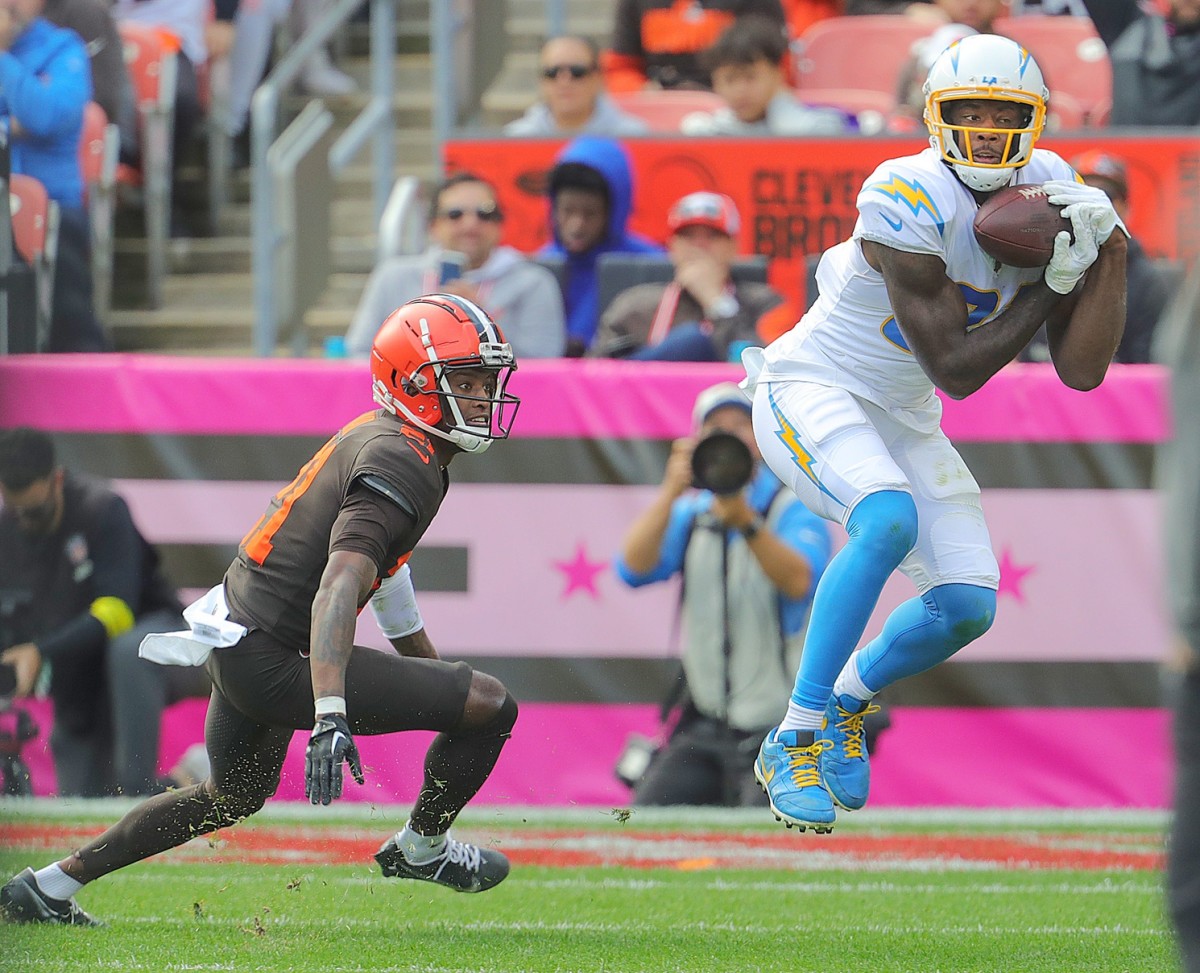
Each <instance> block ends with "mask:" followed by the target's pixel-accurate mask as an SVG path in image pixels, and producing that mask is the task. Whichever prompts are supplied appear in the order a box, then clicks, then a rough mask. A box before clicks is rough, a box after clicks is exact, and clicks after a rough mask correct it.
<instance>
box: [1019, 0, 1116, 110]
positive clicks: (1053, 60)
mask: <svg viewBox="0 0 1200 973" xmlns="http://www.w3.org/2000/svg"><path fill="white" fill-rule="evenodd" d="M996 33H997V34H1003V35H1004V36H1005V37H1011V38H1012V39H1013V40H1015V41H1016V42H1017V43H1018V44H1020V45H1021V46H1022V47H1024V48H1025V49H1026V50H1028V51H1029V52H1030V53H1031V54H1032V55H1033V56H1034V58H1035V59H1036V60H1037V63H1038V67H1040V68H1041V69H1042V74H1043V76H1044V77H1045V79H1046V87H1047V88H1049V89H1050V104H1051V106H1052V107H1053V106H1054V102H1055V100H1056V99H1057V98H1058V97H1059V96H1060V95H1068V96H1070V97H1071V98H1073V99H1075V101H1076V102H1078V104H1079V105H1080V106H1081V108H1082V110H1083V112H1084V115H1085V116H1087V117H1091V115H1092V114H1093V113H1094V112H1095V111H1096V109H1097V107H1098V106H1100V105H1101V104H1102V103H1105V102H1109V101H1110V100H1111V98H1112V64H1111V62H1110V61H1109V59H1108V50H1107V49H1106V48H1105V46H1104V41H1102V40H1100V37H1099V35H1098V34H1097V33H1096V28H1095V27H1094V26H1093V25H1092V21H1091V18H1090V17H1070V16H1059V17H1056V16H1047V15H1043V14H1028V15H1024V16H1021V17H1002V18H1000V19H999V20H997V21H996Z"/></svg>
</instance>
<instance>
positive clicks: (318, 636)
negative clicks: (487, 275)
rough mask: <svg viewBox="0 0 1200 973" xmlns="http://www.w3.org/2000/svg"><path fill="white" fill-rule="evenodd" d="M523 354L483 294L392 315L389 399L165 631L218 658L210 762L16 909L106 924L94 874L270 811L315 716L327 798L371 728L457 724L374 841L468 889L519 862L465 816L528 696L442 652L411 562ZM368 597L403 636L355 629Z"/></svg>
mask: <svg viewBox="0 0 1200 973" xmlns="http://www.w3.org/2000/svg"><path fill="white" fill-rule="evenodd" d="M515 368H516V362H515V360H514V358H513V352H512V348H511V346H510V345H509V344H508V343H507V342H506V341H505V340H504V336H503V335H502V334H501V332H500V330H499V328H497V327H496V325H495V324H494V323H493V322H492V321H491V319H490V318H489V317H488V315H487V314H486V312H484V311H483V310H482V309H481V308H479V307H478V306H476V305H475V304H473V303H471V302H470V301H468V300H466V299H464V298H461V297H453V296H449V295H443V294H435V295H430V296H427V297H422V298H418V299H417V300H415V301H411V302H410V303H408V304H406V305H404V306H403V307H401V308H399V309H398V310H397V311H395V312H394V313H393V314H391V315H390V316H389V317H388V319H387V320H386V321H385V322H384V323H383V325H382V326H381V328H380V330H379V333H378V334H377V336H376V338H375V342H374V347H373V348H372V353H371V373H372V377H373V390H374V395H375V400H376V401H377V402H378V403H379V405H380V407H381V408H379V409H378V410H376V411H374V412H370V413H367V414H365V415H362V416H359V417H358V418H357V419H355V420H353V421H352V422H350V423H349V424H348V425H346V426H345V427H344V428H342V429H341V430H340V431H339V432H338V433H337V434H336V435H335V436H334V437H333V438H332V439H330V440H329V442H327V443H326V444H325V445H324V446H323V447H322V448H321V449H320V450H319V451H318V452H317V453H316V455H315V456H313V458H312V459H311V460H310V461H309V462H308V463H307V464H306V465H305V466H304V467H303V468H302V469H301V470H300V472H299V474H297V476H296V478H295V479H294V480H293V481H292V482H291V483H290V484H288V485H287V486H286V487H284V488H283V489H282V490H281V491H280V492H279V493H278V494H277V495H276V496H275V497H274V499H273V500H272V501H271V504H270V506H269V507H268V509H267V512H266V513H265V514H264V515H263V517H262V519H260V520H259V522H258V523H257V524H256V525H255V526H254V528H253V529H252V530H251V531H250V532H249V533H248V534H247V535H246V537H245V538H244V539H243V541H242V543H241V545H240V547H239V549H238V555H237V558H236V560H234V562H233V563H232V564H231V565H230V567H229V570H228V571H227V572H226V574H225V578H224V582H223V583H222V584H221V585H219V586H217V587H216V588H214V589H213V590H212V591H211V592H209V594H208V595H207V596H205V598H204V599H201V602H203V605H202V606H201V607H202V609H203V612H202V614H203V616H204V617H203V619H201V620H200V622H199V623H197V622H196V621H194V620H193V619H191V618H189V621H191V622H192V631H191V632H190V633H179V635H178V636H165V637H163V638H165V639H167V640H168V642H170V644H172V645H175V646H178V645H180V644H183V645H184V646H185V647H187V648H191V649H197V650H198V653H197V656H196V658H199V657H204V656H206V657H207V658H206V661H205V665H206V666H207V669H208V672H209V674H210V676H211V677H212V682H213V692H212V697H211V700H210V702H209V707H208V715H207V718H206V721H205V743H206V746H207V749H208V754H209V759H210V761H211V763H212V773H211V776H210V777H209V778H208V779H207V780H205V781H203V782H201V783H199V784H196V785H195V786H193V787H188V788H184V789H182V790H176V791H170V792H168V793H165V794H160V795H158V796H156V797H153V798H150V799H149V800H147V801H145V802H143V803H141V804H139V805H137V806H136V807H135V808H133V809H132V810H131V811H129V812H128V813H127V814H126V815H125V817H124V818H122V819H121V820H120V821H119V822H117V823H116V824H115V825H113V826H112V827H111V828H109V830H108V831H106V832H105V833H104V834H102V835H100V836H99V837H98V838H96V839H95V840H93V841H91V842H89V843H88V844H86V845H84V846H83V847H82V848H80V849H79V850H77V851H75V852H74V853H73V854H71V855H70V856H69V857H67V858H65V859H63V860H62V861H60V862H56V863H54V864H51V865H48V866H47V867H46V868H43V869H41V870H40V871H38V872H36V873H35V872H34V871H33V870H32V869H28V868H27V869H25V870H24V871H23V872H21V873H20V874H19V875H17V876H16V877H14V878H13V879H11V880H10V881H9V882H8V883H7V884H6V885H5V886H4V887H3V889H0V906H2V907H3V909H4V911H5V912H6V913H7V914H8V916H9V918H10V919H14V920H16V921H24V922H49V923H64V924H73V925H92V924H95V920H93V919H92V918H91V917H90V916H88V915H87V913H85V912H84V911H83V910H82V909H80V908H79V906H78V905H77V904H76V903H75V901H74V898H73V896H74V894H75V892H76V891H78V890H79V889H80V888H81V887H82V886H83V885H85V884H86V883H88V882H91V881H94V880H95V879H97V878H100V877H101V876H103V875H107V874H108V873H109V872H111V871H114V870H115V869H118V868H123V867H124V866H126V865H130V864H132V863H134V862H137V861H141V860H142V859H144V858H148V857H150V856H151V855H154V854H157V853H158V852H161V851H165V850H166V849H168V848H173V847H175V846H177V845H180V844H183V843H184V842H186V841H188V840H190V839H192V838H195V837H197V836H198V835H203V834H207V833H209V832H212V831H216V830H217V829H219V828H225V827H229V826H230V825H232V824H235V823H237V822H238V821H241V820H242V819H243V818H246V817H247V816H249V815H251V814H253V813H254V812H256V811H258V810H259V809H260V808H261V807H262V806H263V804H264V803H265V802H266V800H267V799H268V798H269V797H271V795H272V794H273V793H274V792H275V789H276V787H277V786H278V784H279V776H280V770H281V768H282V766H283V761H284V757H285V755H286V753H287V747H288V743H289V741H290V740H291V738H292V734H293V733H294V731H295V730H297V729H305V730H308V729H311V731H312V735H311V737H310V739H309V744H308V749H307V753H306V759H305V780H306V786H305V791H306V794H307V795H308V797H309V799H310V800H311V801H312V802H313V803H314V804H317V803H320V804H328V803H329V802H330V801H331V800H334V799H336V798H338V797H340V796H341V793H342V765H343V763H348V764H349V765H350V771H351V773H352V774H353V775H354V778H355V779H356V780H357V781H358V782H359V783H360V784H361V783H363V780H364V774H363V769H362V764H361V761H360V758H359V754H358V749H357V747H356V746H355V743H354V735H355V734H376V733H393V732H397V731H400V730H417V729H421V730H436V731H438V736H437V737H436V738H435V739H434V740H433V742H432V744H431V745H430V747H429V751H428V754H427V755H426V758H425V777H424V782H423V784H422V787H421V790H420V793H419V795H418V797H417V800H416V803H415V804H414V806H413V808H412V811H411V813H410V815H409V819H408V821H407V822H406V823H405V825H404V827H403V829H401V830H400V831H399V832H397V833H396V834H395V835H393V836H392V837H390V838H388V839H387V841H385V842H384V844H383V846H382V847H381V848H380V850H379V852H378V853H377V854H376V856H375V858H376V860H377V861H378V863H379V865H380V867H381V869H382V872H383V874H384V875H385V876H389V877H396V878H409V879H421V880H425V881H431V882H436V883H438V884H440V885H444V886H447V887H449V888H452V889H455V890H457V891H460V892H482V891H485V890H487V889H489V888H492V887H493V886H495V885H496V884H498V883H499V882H501V881H502V880H503V879H504V878H505V876H506V875H507V874H508V860H507V859H506V858H505V857H504V855H503V854H501V853H500V852H498V851H495V850H494V849H488V848H480V847H477V846H475V845H470V844H467V843H465V842H460V841H456V840H455V839H454V838H453V837H451V836H450V835H449V834H448V832H449V829H450V825H451V824H452V823H453V821H454V819H455V817H456V816H457V815H458V813H459V811H461V810H462V808H463V807H464V805H466V803H467V802H468V801H469V800H470V799H471V798H472V797H473V796H474V795H475V793H476V792H477V791H478V790H479V788H480V786H481V785H482V784H483V782H484V781H485V780H486V779H487V777H488V775H489V773H491V770H492V767H493V766H494V765H495V762H496V758H497V757H498V756H499V754H500V750H501V748H502V747H503V746H504V742H505V740H506V739H507V738H508V736H509V735H510V732H511V730H512V727H513V724H514V723H515V721H516V717H517V705H516V703H515V702H514V701H513V699H512V697H511V696H509V694H508V692H507V690H506V689H505V688H504V686H503V685H502V684H501V683H500V682H499V681H498V680H497V679H495V678H493V677H492V676H489V675H486V674H485V673H482V672H477V671H474V670H472V669H471V668H470V667H469V666H468V665H466V664H465V663H462V662H459V663H449V662H443V661H441V660H440V659H439V658H438V654H437V651H436V650H435V649H434V647H433V644H432V643H431V642H430V640H429V637H428V636H427V635H426V633H425V629H424V623H423V622H422V620H421V615H420V612H419V610H418V608H417V605H416V600H415V597H414V594H413V589H412V582H411V580H410V579H409V572H408V567H407V564H406V562H407V561H408V558H409V556H410V554H411V553H412V550H413V548H414V547H415V546H416V544H417V542H418V541H419V540H420V538H421V536H422V534H424V532H425V530H426V528H427V527H428V526H429V523H430V521H432V520H433V518H434V515H435V514H436V513H437V511H438V507H439V506H440V505H441V502H442V498H443V496H444V495H445V492H446V489H447V486H448V485H449V480H448V477H447V473H446V467H447V466H448V465H449V464H450V461H451V460H452V459H453V458H454V457H455V456H456V455H457V454H458V453H460V452H467V453H479V452H482V451H483V450H485V449H487V448H488V446H490V445H491V443H492V442H493V441H494V440H496V439H503V438H506V437H507V435H508V432H509V429H510V428H511V424H512V419H513V417H514V415H515V412H516V408H517V405H518V399H517V398H516V397H515V396H513V395H511V394H509V393H508V392H507V391H506V386H507V383H508V379H509V377H510V375H511V373H512V372H513V370H514V369H515ZM368 603H369V604H370V605H371V608H372V610H373V612H374V614H375V616H376V619H377V621H378V622H379V625H380V629H381V631H382V632H383V633H384V634H385V635H386V636H387V637H388V639H389V641H390V642H391V644H392V646H393V647H394V648H395V650H396V652H395V654H392V653H390V652H381V651H378V650H375V649H370V648H364V647H361V646H356V645H354V629H355V619H356V617H357V615H358V612H359V611H361V610H362V608H364V607H365V606H366V605H367V604H368ZM197 605H201V603H199V602H198V603H197ZM195 607H196V606H193V608H195ZM214 633H215V634H214ZM188 636H190V638H189V637H188ZM152 638H153V637H152ZM172 640H173V641H172ZM147 642H148V643H151V642H152V639H148V640H147ZM205 642H207V645H206V644H203V643H205ZM230 643H233V644H230ZM212 646H219V647H216V648H212ZM143 653H146V645H144V646H143ZM193 661H195V660H194V659H193Z"/></svg>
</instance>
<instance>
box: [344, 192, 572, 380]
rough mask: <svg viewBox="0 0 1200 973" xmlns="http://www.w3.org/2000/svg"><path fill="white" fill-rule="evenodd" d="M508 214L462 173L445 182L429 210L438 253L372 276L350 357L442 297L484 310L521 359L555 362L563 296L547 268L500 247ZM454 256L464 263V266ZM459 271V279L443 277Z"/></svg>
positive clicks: (395, 262) (398, 261) (388, 264)
mask: <svg viewBox="0 0 1200 973" xmlns="http://www.w3.org/2000/svg"><path fill="white" fill-rule="evenodd" d="M503 225H504V214H503V213H502V212H501V210H500V207H499V205H498V203H497V200H496V190H495V189H494V188H493V187H492V186H491V184H490V183H488V182H487V181H486V180H484V179H482V178H481V177H479V176H477V175H474V174H473V173H470V172H459V173H455V174H454V175H452V176H450V177H449V178H448V179H446V180H445V181H444V182H442V183H441V184H440V185H439V186H438V187H437V189H436V190H435V191H434V193H433V199H432V200H431V201H430V204H429V221H428V227H429V237H430V238H431V240H432V241H433V245H432V246H431V247H430V248H429V249H428V250H426V251H425V252H424V253H422V254H417V255H415V256H400V257H391V258H389V259H387V260H384V261H383V262H382V263H380V264H379V265H378V266H377V267H376V268H375V269H374V270H373V271H372V272H371V276H370V278H369V279H368V281H367V286H366V288H365V290H364V291H363V295H362V299H361V300H360V301H359V302H358V309H357V310H356V311H355V312H354V321H353V323H352V324H351V325H350V330H349V332H347V334H346V348H347V350H348V351H349V352H350V353H351V354H356V355H366V354H369V353H370V350H371V345H372V343H373V342H374V340H375V333H376V331H378V330H379V325H380V323H381V322H382V321H384V320H385V319H386V318H387V316H388V315H389V314H391V312H392V311H394V310H395V309H396V308H398V307H399V306H400V305H401V304H407V303H408V302H409V301H411V300H413V299H414V298H416V297H420V296H421V295H422V294H431V293H434V292H437V291H440V292H441V293H444V294H456V295H458V296H459V297H465V298H467V299H468V300H470V301H473V302H475V303H476V304H479V305H480V306H481V307H483V308H484V309H485V310H486V311H487V312H488V314H489V315H491V317H492V318H493V320H495V321H496V323H497V324H499V325H500V327H501V328H502V329H503V330H504V336H505V337H506V338H507V339H508V341H509V343H510V344H511V345H512V346H513V351H515V352H516V354H517V355H518V356H520V357H521V358H556V357H559V356H560V355H562V353H563V349H564V347H565V344H566V329H565V325H564V323H563V304H562V292H561V290H560V288H559V286H558V281H557V280H556V279H555V278H554V275H553V274H552V273H551V272H550V271H548V270H547V269H546V268H545V267H539V266H538V265H537V264H535V263H532V262H530V261H529V260H526V259H525V258H524V257H523V256H522V255H521V254H520V253H518V252H517V251H516V250H514V249H513V248H512V247H505V246H500V234H501V231H502V229H503ZM447 254H450V255H451V256H454V255H461V259H462V263H461V265H456V264H455V263H454V261H453V260H448V259H447ZM443 266H446V267H453V268H456V269H455V271H454V272H455V273H456V274H457V273H458V272H461V276H456V277H454V278H453V279H450V278H448V277H447V276H446V275H445V274H443V273H439V268H440V267H443Z"/></svg>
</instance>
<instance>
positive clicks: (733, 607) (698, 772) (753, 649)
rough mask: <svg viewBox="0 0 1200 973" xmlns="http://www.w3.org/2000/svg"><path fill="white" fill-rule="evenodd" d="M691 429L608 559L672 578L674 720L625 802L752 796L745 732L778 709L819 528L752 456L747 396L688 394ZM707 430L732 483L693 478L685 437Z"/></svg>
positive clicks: (753, 735) (821, 533) (741, 801)
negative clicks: (720, 445) (677, 688)
mask: <svg viewBox="0 0 1200 973" xmlns="http://www.w3.org/2000/svg"><path fill="white" fill-rule="evenodd" d="M693 430H694V431H693V434H692V435H690V436H685V437H683V438H681V439H677V440H675V442H674V444H673V445H672V447H671V455H670V458H669V459H668V460H667V467H666V471H665V472H664V474H663V479H662V484H661V486H660V487H659V489H658V492H657V493H656V494H655V496H654V499H653V500H652V501H651V502H650V504H649V506H648V507H646V509H645V510H644V511H642V513H641V514H640V515H639V516H638V517H637V519H636V520H635V521H634V522H633V523H632V524H631V525H630V527H629V530H628V532H627V533H626V535H625V538H624V540H623V542H622V545H621V554H620V556H618V557H617V559H616V564H615V568H616V572H617V575H618V576H619V577H620V578H621V579H622V580H623V581H624V582H625V583H626V584H628V585H631V586H632V587H635V588H636V587H641V586H642V585H647V584H653V583H655V582H659V581H666V580H668V579H670V578H674V577H676V576H679V577H681V578H682V579H683V592H684V593H683V595H682V603H681V605H680V617H681V619H682V622H683V626H682V631H683V647H682V651H681V653H680V654H681V657H682V663H683V673H684V682H683V686H682V687H681V688H682V699H681V700H680V701H679V702H678V703H677V708H678V710H679V716H678V719H677V720H676V721H675V723H674V726H673V729H672V731H671V734H670V740H669V741H668V743H667V744H666V746H665V747H664V748H663V749H662V750H661V751H660V752H659V753H658V755H657V756H656V757H655V759H654V760H653V761H652V763H651V764H650V767H649V770H648V772H647V774H646V775H645V776H644V777H642V779H641V780H640V781H638V782H637V784H636V785H635V789H634V803H635V804H639V805H655V804H717V805H725V806H737V805H761V804H762V803H763V802H764V798H763V795H762V793H761V792H760V791H759V789H758V786H757V784H756V782H755V780H754V774H753V770H752V765H753V762H754V751H755V748H756V747H757V746H758V739H757V738H758V737H761V736H762V733H763V732H764V731H763V728H764V727H765V728H767V729H768V730H769V729H770V728H771V726H773V725H774V723H775V721H776V720H778V718H779V717H780V715H781V714H782V713H783V712H785V711H786V710H787V706H788V692H789V686H788V675H789V673H790V672H791V671H792V669H793V668H795V666H796V665H798V664H799V660H800V653H801V650H802V649H803V646H804V633H805V630H806V629H807V627H808V613H809V608H810V606H811V603H812V592H813V589H814V588H815V587H816V584H817V580H818V579H819V578H820V576H821V572H822V571H823V570H824V569H825V564H826V563H827V562H828V560H829V555H830V538H829V531H828V530H827V529H826V527H825V524H824V523H823V522H822V521H821V518H819V517H818V516H816V514H813V513H810V512H809V510H808V509H807V508H806V507H805V506H804V504H802V503H801V502H800V501H799V500H798V499H796V496H795V494H793V493H792V492H791V491H790V490H786V489H784V488H783V485H782V484H781V483H780V482H779V480H777V479H776V478H775V476H774V474H773V473H772V472H771V471H770V469H769V468H768V467H767V465H766V464H765V463H763V462H762V457H761V456H760V454H759V451H758V446H757V445H756V444H755V442H754V428H753V425H752V423H751V421H750V400H749V399H747V398H746V396H745V394H744V393H743V392H742V390H741V389H739V388H738V387H737V386H736V385H734V384H733V383H732V382H722V383H720V384H719V385H714V386H712V387H711V388H708V389H705V390H704V391H703V392H701V393H700V395H699V396H698V397H697V398H696V403H695V406H694V409H693ZM714 434H725V435H727V436H734V437H736V438H737V439H738V440H740V441H741V443H742V444H744V446H743V448H744V450H745V455H744V459H745V460H746V465H745V468H744V474H745V479H744V481H743V482H741V483H738V484H728V485H725V486H719V487H718V489H719V490H720V491H721V492H714V491H713V490H712V489H710V488H708V487H710V486H711V485H712V484H706V483H704V482H700V483H697V482H696V479H697V477H696V474H695V471H694V469H693V462H692V460H693V453H694V451H695V449H696V445H697V443H698V442H702V441H704V440H705V439H706V438H707V437H709V436H713V435H714ZM733 445H735V446H736V445H737V444H736V443H734V444H733ZM701 473H703V466H701ZM694 487H698V488H699V489H693V488H694Z"/></svg>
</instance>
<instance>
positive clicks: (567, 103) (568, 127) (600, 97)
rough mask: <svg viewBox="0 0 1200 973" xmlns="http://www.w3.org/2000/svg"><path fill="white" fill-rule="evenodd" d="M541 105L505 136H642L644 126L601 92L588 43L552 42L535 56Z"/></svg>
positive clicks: (596, 56) (595, 52)
mask: <svg viewBox="0 0 1200 973" xmlns="http://www.w3.org/2000/svg"><path fill="white" fill-rule="evenodd" d="M538 75H539V76H540V78H541V80H540V82H539V84H540V86H541V99H540V100H539V101H537V102H536V103H535V104H534V105H533V106H532V107H530V108H529V110H528V111H526V112H525V114H524V115H522V116H521V117H520V118H518V119H516V120H515V121H511V122H509V123H508V124H507V125H505V126H504V134H505V135H521V136H531V137H539V136H540V137H543V138H545V137H557V136H571V135H583V134H585V133H586V134H590V135H611V136H614V137H617V138H622V137H624V136H627V135H645V134H646V132H647V131H649V128H648V126H647V125H646V123H645V122H644V121H643V120H642V119H640V118H638V117H636V116H635V115H630V114H628V113H626V112H623V111H621V109H620V108H618V107H617V105H616V102H614V101H613V100H612V99H611V98H610V97H609V96H608V95H607V94H605V91H604V75H603V74H602V73H601V71H600V49H599V48H598V47H597V46H596V42H595V41H593V40H592V39H591V38H588V37H577V36H567V37H552V38H550V40H548V41H546V43H545V44H543V45H542V50H541V53H540V54H539V55H538Z"/></svg>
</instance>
